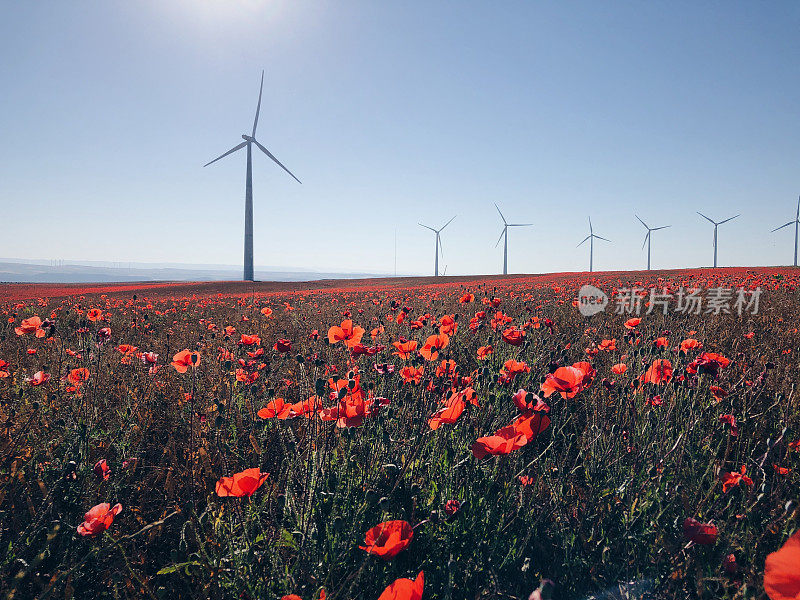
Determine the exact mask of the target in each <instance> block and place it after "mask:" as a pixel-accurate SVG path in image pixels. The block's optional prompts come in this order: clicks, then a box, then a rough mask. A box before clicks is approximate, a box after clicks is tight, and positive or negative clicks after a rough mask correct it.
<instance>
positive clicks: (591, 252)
mask: <svg viewBox="0 0 800 600" xmlns="http://www.w3.org/2000/svg"><path fill="white" fill-rule="evenodd" d="M595 238H597V239H598V240H605V241H606V242H610V241H611V240H607V239H606V238H604V237H602V236H599V235H597V234H596V233H595V232H594V229H592V218H591V217H589V235H587V236H586V237H585V238H583V241H582V242H581V243H580V244H578V246H581V245H583V244H584V242H586V240H589V273H591V272H592V271H593V270H594V239H595ZM578 246H575V247H576V248H577V247H578Z"/></svg>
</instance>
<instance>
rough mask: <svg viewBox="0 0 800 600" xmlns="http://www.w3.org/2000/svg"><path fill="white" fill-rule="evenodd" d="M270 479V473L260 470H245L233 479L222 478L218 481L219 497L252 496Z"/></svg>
mask: <svg viewBox="0 0 800 600" xmlns="http://www.w3.org/2000/svg"><path fill="white" fill-rule="evenodd" d="M267 477H269V473H262V472H261V470H260V469H258V468H253V469H245V470H244V471H242V472H241V473H235V474H234V475H233V476H232V477H220V479H219V481H217V485H216V491H217V496H220V497H223V498H224V497H226V496H235V497H237V498H241V497H242V496H248V497H249V496H252V495H253V493H254V492H255V491H256V490H257V489H258V488H260V487H261V486H262V485H263V483H264V482H265V481H266V480H267Z"/></svg>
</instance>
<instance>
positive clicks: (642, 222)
mask: <svg viewBox="0 0 800 600" xmlns="http://www.w3.org/2000/svg"><path fill="white" fill-rule="evenodd" d="M633 216H634V217H636V218H637V219H639V215H637V214H636V213H634V215H633ZM639 223H641V224H642V225H644V226H645V229H647V230H648V231H650V228H649V227H648V226H647V223H645V222H644V221H642V220H641V219H639Z"/></svg>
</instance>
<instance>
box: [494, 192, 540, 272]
mask: <svg viewBox="0 0 800 600" xmlns="http://www.w3.org/2000/svg"><path fill="white" fill-rule="evenodd" d="M494 207H495V208H496V209H497V212H499V213H500V218H501V219H503V231H501V232H500V237H499V238H497V244H499V243H500V240H502V239H503V238H505V240H504V241H503V275H508V228H509V227H530V226H531V225H533V223H509V222H508V221H506V218H505V217H504V216H503V213H502V212H500V207H499V206H497V204H495V205H494ZM497 244H495V245H494V247H495V248H497Z"/></svg>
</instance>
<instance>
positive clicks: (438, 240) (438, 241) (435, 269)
mask: <svg viewBox="0 0 800 600" xmlns="http://www.w3.org/2000/svg"><path fill="white" fill-rule="evenodd" d="M457 216H458V215H453V219H455V218H456V217H457ZM453 219H450V220H449V221H448V222H447V223H445V224H444V225H442V226H441V227H440V228H439V229H434V228H433V227H428V226H427V225H423V224H422V223H419V225H420V227H424V228H425V229H430V230H431V231H432V232H434V233H435V234H436V255H435V261H434V267H433V274H434V276H436V277H438V276H439V253H440V252H441V253H442V258H444V252H442V246H441V243H442V240H441V238H440V237H439V234H440V233H442V229H444V228H445V227H447V226H448V225H450V223H452V222H453Z"/></svg>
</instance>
